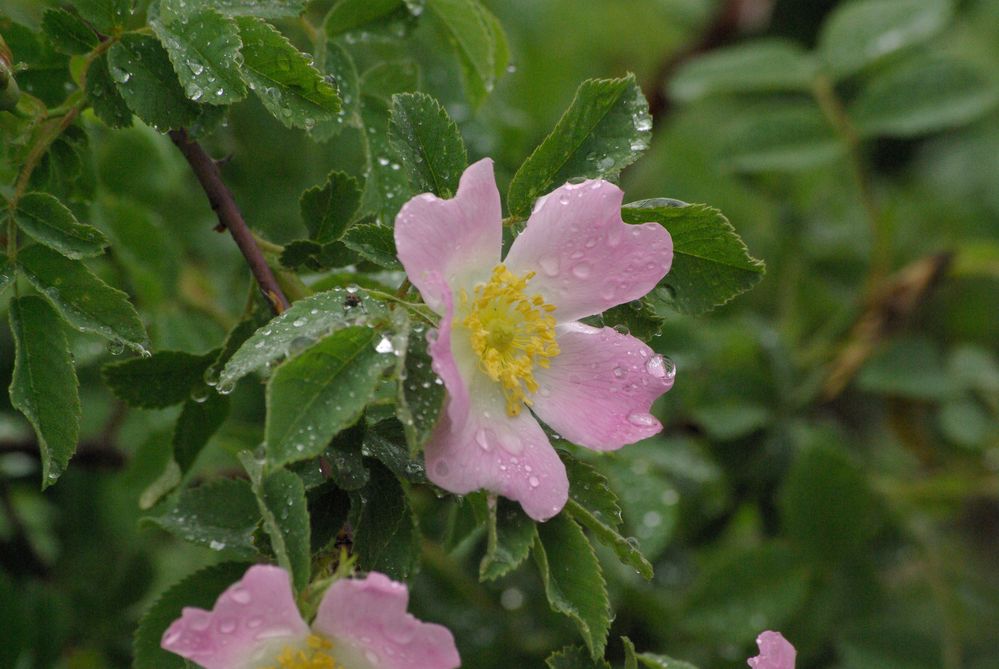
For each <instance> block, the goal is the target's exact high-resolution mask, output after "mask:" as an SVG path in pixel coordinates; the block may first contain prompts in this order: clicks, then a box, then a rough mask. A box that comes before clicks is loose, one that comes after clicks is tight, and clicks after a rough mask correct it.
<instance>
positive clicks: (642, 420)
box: [628, 411, 656, 427]
mask: <svg viewBox="0 0 999 669" xmlns="http://www.w3.org/2000/svg"><path fill="white" fill-rule="evenodd" d="M628 422H629V423H631V424H632V425H634V426H636V427H652V426H653V425H655V424H656V418H655V416H653V415H652V414H650V413H640V412H637V411H636V412H635V413H631V414H628Z"/></svg>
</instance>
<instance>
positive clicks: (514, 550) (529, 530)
mask: <svg viewBox="0 0 999 669" xmlns="http://www.w3.org/2000/svg"><path fill="white" fill-rule="evenodd" d="M486 529H487V534H486V536H487V537H488V543H487V545H486V554H485V555H483V556H482V561H481V562H480V563H479V580H480V581H495V580H496V579H497V578H500V577H501V576H505V575H507V574H508V573H510V572H511V571H513V570H514V569H516V568H517V567H519V566H520V564H521V563H522V562H523V561H524V560H526V559H527V556H528V555H529V554H530V552H531V546H532V545H533V544H534V540H535V539H536V537H537V533H536V532H535V529H534V521H532V520H531V519H530V518H528V517H527V516H526V515H525V514H524V512H523V511H521V509H520V505H519V504H515V503H513V502H510V501H508V500H506V499H504V498H502V497H501V498H499V499H496V500H495V503H492V504H490V505H489V521H488V523H487V524H486Z"/></svg>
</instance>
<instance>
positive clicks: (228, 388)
mask: <svg viewBox="0 0 999 669" xmlns="http://www.w3.org/2000/svg"><path fill="white" fill-rule="evenodd" d="M235 388H236V384H235V383H233V382H232V381H219V385H218V386H217V387H216V388H215V390H216V391H217V392H218V394H219V395H228V394H229V393H231V392H232V391H233V390H235Z"/></svg>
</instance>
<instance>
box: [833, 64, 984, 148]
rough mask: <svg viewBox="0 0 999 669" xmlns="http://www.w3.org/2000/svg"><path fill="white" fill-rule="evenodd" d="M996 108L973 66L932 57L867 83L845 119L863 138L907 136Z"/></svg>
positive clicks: (899, 68) (964, 121)
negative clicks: (848, 119)
mask: <svg viewBox="0 0 999 669" xmlns="http://www.w3.org/2000/svg"><path fill="white" fill-rule="evenodd" d="M996 103H999V89H997V87H996V86H995V84H993V83H992V82H991V81H989V80H988V79H987V78H986V77H985V76H984V74H983V73H981V72H979V71H978V70H977V69H976V68H975V67H974V66H972V65H971V64H969V63H965V62H963V61H959V60H946V59H943V58H934V59H931V60H928V61H927V60H916V61H909V62H906V63H904V64H903V65H902V66H900V67H898V68H894V69H892V70H889V71H888V72H884V73H881V74H879V75H878V76H876V77H874V78H872V79H871V80H870V81H869V82H868V83H867V85H866V86H865V87H864V88H863V90H862V91H861V92H860V95H859V96H857V99H856V100H855V101H854V102H853V104H851V105H850V108H849V116H850V118H851V120H852V122H853V123H854V125H856V126H857V129H858V130H859V131H860V133H861V134H862V135H864V136H867V137H876V136H880V135H888V136H891V137H913V136H917V135H922V134H926V133H930V132H936V131H939V130H945V129H947V128H951V127H954V126H959V125H963V124H966V123H970V122H972V121H974V120H976V119H978V118H980V117H981V116H983V115H984V114H986V113H987V112H988V111H989V110H991V109H993V108H994V107H995V106H996Z"/></svg>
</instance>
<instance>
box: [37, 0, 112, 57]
mask: <svg viewBox="0 0 999 669" xmlns="http://www.w3.org/2000/svg"><path fill="white" fill-rule="evenodd" d="M42 31H43V32H44V33H45V36H46V37H48V38H49V41H50V42H52V46H54V47H55V49H56V51H59V52H61V53H65V54H68V55H70V56H73V55H80V54H85V53H87V52H88V51H90V50H91V49H93V48H94V47H95V46H97V44H98V43H99V40H98V39H97V35H96V34H95V33H94V31H93V30H91V29H90V28H89V27H87V24H86V23H84V22H83V21H82V20H80V17H79V16H77V15H76V14H72V13H70V12H68V11H66V10H65V9H55V8H50V9H46V10H45V13H44V14H43V15H42Z"/></svg>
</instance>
